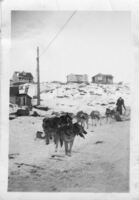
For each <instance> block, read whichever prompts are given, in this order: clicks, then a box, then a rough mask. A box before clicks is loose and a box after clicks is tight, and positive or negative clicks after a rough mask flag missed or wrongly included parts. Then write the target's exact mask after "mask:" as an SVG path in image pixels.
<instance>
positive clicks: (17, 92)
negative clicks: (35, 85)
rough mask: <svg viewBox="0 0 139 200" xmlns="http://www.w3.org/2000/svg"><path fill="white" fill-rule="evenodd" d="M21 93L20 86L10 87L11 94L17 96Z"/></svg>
mask: <svg viewBox="0 0 139 200" xmlns="http://www.w3.org/2000/svg"><path fill="white" fill-rule="evenodd" d="M17 95H19V88H18V87H15V86H12V87H10V96H17Z"/></svg>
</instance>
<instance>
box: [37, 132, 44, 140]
mask: <svg viewBox="0 0 139 200" xmlns="http://www.w3.org/2000/svg"><path fill="white" fill-rule="evenodd" d="M43 134H44V133H43V132H41V131H37V133H36V138H35V139H37V138H40V139H45V137H46V136H45V135H44V136H42V135H43Z"/></svg>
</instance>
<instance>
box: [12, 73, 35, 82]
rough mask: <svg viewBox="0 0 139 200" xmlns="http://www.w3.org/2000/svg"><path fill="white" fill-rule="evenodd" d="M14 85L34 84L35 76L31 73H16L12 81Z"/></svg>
mask: <svg viewBox="0 0 139 200" xmlns="http://www.w3.org/2000/svg"><path fill="white" fill-rule="evenodd" d="M11 83H12V84H13V85H20V84H24V83H33V76H32V74H31V73H30V72H24V71H23V72H17V71H16V72H14V74H13V77H12V79H11Z"/></svg>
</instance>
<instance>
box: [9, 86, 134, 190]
mask: <svg viewBox="0 0 139 200" xmlns="http://www.w3.org/2000/svg"><path fill="white" fill-rule="evenodd" d="M34 91H35V89H34V86H33V85H32V86H31V87H30V88H29V93H30V95H31V93H32V95H35V94H34ZM119 96H121V97H123V98H124V100H125V105H126V106H127V107H130V87H129V85H128V84H125V85H116V84H115V85H96V84H89V85H84V84H79V85H78V84H67V85H66V84H63V85H61V84H56V83H43V84H42V85H41V104H42V105H44V106H47V107H48V108H49V110H48V111H47V112H46V111H39V110H37V112H38V113H39V114H41V115H43V116H45V115H46V116H51V114H52V112H54V111H56V112H61V111H66V112H73V113H75V114H76V112H78V111H79V110H83V111H84V112H87V113H88V114H90V112H91V111H92V110H99V111H100V112H101V114H102V115H104V112H105V109H106V108H107V107H115V103H116V100H117V98H118V97H119ZM11 112H12V110H11ZM43 118H44V117H42V116H40V117H31V116H27V117H18V118H16V119H14V120H10V131H9V132H10V133H9V134H10V142H9V184H8V190H9V191H38V192H39V191H43V192H44V191H46V192H47V191H49V192H54V191H56V192H62V191H63V192H65V191H66V192H68V191H71V192H72V191H73V192H81V191H82V192H128V190H129V128H130V121H122V122H116V121H112V123H110V124H109V123H106V120H105V119H103V123H102V125H101V126H100V125H98V126H96V127H95V126H93V127H92V124H91V122H89V129H86V130H87V133H88V134H87V135H86V137H85V139H82V138H80V137H76V138H75V143H74V145H73V152H72V156H71V157H67V156H65V154H64V148H61V149H59V151H58V152H57V153H56V154H55V153H54V145H53V143H51V144H50V145H45V141H44V140H41V139H37V140H34V139H35V134H36V132H37V131H42V119H43ZM52 155H55V156H54V157H52Z"/></svg>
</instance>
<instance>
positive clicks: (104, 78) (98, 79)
mask: <svg viewBox="0 0 139 200" xmlns="http://www.w3.org/2000/svg"><path fill="white" fill-rule="evenodd" d="M92 83H98V84H99V83H100V84H113V76H112V75H110V74H101V73H99V74H97V75H95V76H93V77H92Z"/></svg>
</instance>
